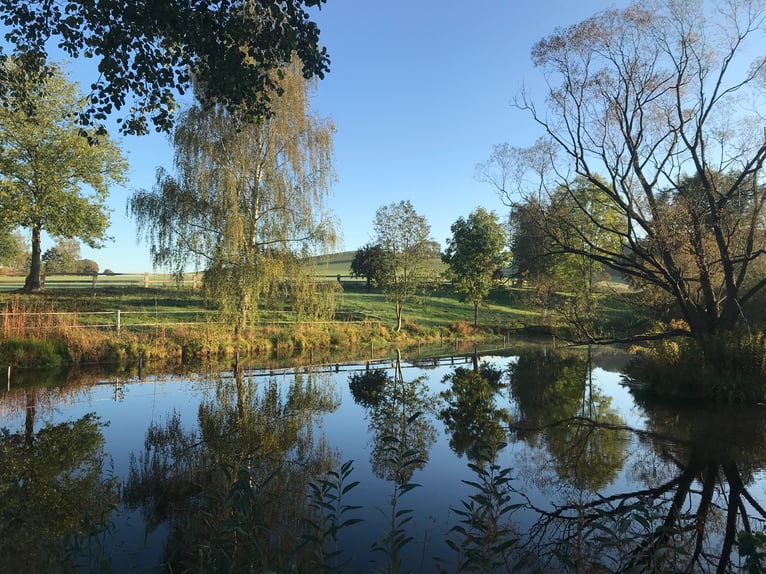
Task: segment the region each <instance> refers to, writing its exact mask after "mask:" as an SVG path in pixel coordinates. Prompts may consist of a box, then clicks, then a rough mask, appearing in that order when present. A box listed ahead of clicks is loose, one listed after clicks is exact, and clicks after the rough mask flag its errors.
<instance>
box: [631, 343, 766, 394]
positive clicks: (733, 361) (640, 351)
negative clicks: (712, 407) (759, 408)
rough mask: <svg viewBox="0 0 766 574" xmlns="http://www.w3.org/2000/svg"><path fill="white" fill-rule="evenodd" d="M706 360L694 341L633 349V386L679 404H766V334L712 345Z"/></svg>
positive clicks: (698, 344)
mask: <svg viewBox="0 0 766 574" xmlns="http://www.w3.org/2000/svg"><path fill="white" fill-rule="evenodd" d="M706 346H707V347H708V354H707V356H705V354H704V353H703V350H702V347H701V345H700V343H699V342H698V341H696V340H695V339H693V338H691V337H689V338H685V339H672V340H663V341H659V342H657V343H655V344H653V345H651V346H649V347H633V348H632V349H631V352H632V353H633V354H634V355H635V357H634V359H633V360H632V361H631V362H630V364H629V365H628V366H627V368H626V374H627V378H628V379H629V381H630V382H631V383H632V384H634V386H635V387H636V388H637V389H639V390H640V392H643V393H648V394H650V395H655V396H661V397H670V398H678V399H703V400H714V401H719V402H743V403H758V402H764V401H766V335H764V333H762V332H757V333H742V332H732V333H724V334H719V335H715V336H714V340H710V341H707V345H706Z"/></svg>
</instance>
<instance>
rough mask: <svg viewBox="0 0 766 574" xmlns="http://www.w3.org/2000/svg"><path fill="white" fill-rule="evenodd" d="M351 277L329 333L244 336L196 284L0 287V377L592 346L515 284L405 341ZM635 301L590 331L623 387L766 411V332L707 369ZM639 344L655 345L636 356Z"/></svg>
mask: <svg viewBox="0 0 766 574" xmlns="http://www.w3.org/2000/svg"><path fill="white" fill-rule="evenodd" d="M347 269H348V267H347V262H346V261H345V259H343V260H341V261H335V262H333V263H332V264H330V265H329V266H326V267H325V268H324V269H320V270H319V271H320V272H321V273H323V274H322V275H315V276H314V277H315V280H316V281H328V282H329V281H333V282H335V281H339V282H340V284H341V286H342V289H341V290H338V291H337V295H336V296H335V298H336V300H335V303H334V313H333V316H332V320H327V319H326V318H317V317H312V316H307V315H305V314H304V315H302V316H301V314H300V313H296V312H295V310H292V309H290V308H288V307H285V308H282V309H269V310H266V309H264V310H261V311H259V313H258V317H257V319H256V321H255V322H254V323H253V324H250V325H248V326H247V327H246V328H245V329H243V330H240V331H239V332H237V331H236V330H235V329H234V327H233V323H232V322H231V321H225V320H224V319H223V318H222V314H221V313H220V311H219V310H218V309H216V308H215V307H214V306H212V305H210V304H209V302H208V301H206V300H205V297H204V295H203V292H202V289H201V288H200V286H201V285H200V284H201V282H200V281H198V280H196V279H194V278H193V277H185V278H184V281H182V282H180V283H176V282H175V281H174V280H173V278H172V277H171V276H169V275H152V276H151V277H150V278H149V279H148V280H147V277H148V274H146V275H145V274H136V275H133V276H127V275H124V276H120V275H113V276H99V277H98V281H97V282H96V283H95V285H96V286H95V287H94V286H93V284H91V283H90V282H89V281H90V279H87V278H83V277H75V276H68V277H52V278H50V279H49V281H48V282H47V284H46V289H44V290H41V291H39V292H36V293H31V294H30V293H24V294H22V293H20V292H18V291H17V290H16V289H14V287H13V286H12V285H13V283H12V281H14V280H18V278H12V277H7V276H0V370H4V369H8V370H9V373H10V370H13V372H14V377H13V378H14V380H18V377H19V376H20V375H19V373H20V372H21V371H25V370H26V371H29V372H30V376H32V373H34V372H40V371H41V370H42V369H62V368H64V369H72V368H74V369H75V370H78V369H79V368H81V367H82V368H88V369H90V368H96V369H100V370H104V371H108V372H109V373H117V374H126V375H128V376H133V375H135V374H136V373H137V372H138V373H139V377H140V369H142V368H143V371H144V373H150V372H151V373H160V372H161V371H163V370H164V371H167V372H171V371H174V370H176V369H178V368H182V369H186V368H188V367H190V366H193V367H194V368H198V369H209V368H224V369H226V368H229V367H231V366H232V365H240V366H243V367H245V368H261V367H265V368H271V367H272V366H274V365H279V366H280V368H283V367H286V366H288V367H300V366H305V365H315V366H316V365H321V364H324V363H326V364H335V363H345V362H347V361H348V360H351V361H374V360H379V359H386V358H390V357H391V356H392V355H393V353H395V352H396V351H397V350H401V351H402V352H404V353H406V354H407V355H409V356H410V357H421V358H427V357H428V356H433V355H434V354H442V355H443V354H445V353H450V352H455V353H458V354H465V353H472V352H474V351H475V350H476V349H480V350H490V349H491V350H500V349H511V348H514V347H516V346H517V345H519V344H526V343H528V342H529V341H530V340H534V341H537V342H538V343H547V344H551V343H553V344H554V346H556V345H557V346H558V348H559V349H565V348H566V347H571V346H575V347H581V348H584V347H585V346H587V343H583V342H582V340H583V339H582V337H581V336H580V335H581V333H580V334H579V335H578V331H577V328H578V326H577V325H576V324H575V322H573V321H572V317H570V316H568V313H570V310H569V309H570V307H568V305H570V304H571V305H575V304H576V301H575V298H574V297H573V296H571V295H568V294H562V293H554V294H551V293H548V294H547V295H544V296H541V293H540V290H539V289H534V288H528V287H523V288H522V287H511V286H510V285H508V284H498V285H496V286H495V288H494V289H493V290H492V291H491V293H490V295H489V297H488V298H487V300H486V301H485V303H484V304H483V305H482V306H481V308H480V310H479V323H478V325H477V326H474V324H473V320H474V308H473V305H471V304H470V303H466V302H462V301H461V300H460V295H459V294H458V293H456V292H455V290H454V289H453V288H452V286H451V285H449V284H442V285H441V286H439V287H434V288H432V289H430V290H429V291H428V292H427V293H423V294H422V296H420V297H418V298H416V299H415V300H413V301H412V302H410V303H408V305H407V307H406V308H405V312H404V321H403V326H402V329H401V330H400V331H396V329H395V326H396V322H397V317H396V313H395V308H394V305H393V304H392V303H391V302H390V301H389V300H387V298H386V296H385V294H384V293H382V292H381V291H380V290H376V289H372V290H371V291H368V290H367V286H366V282H365V281H364V280H363V279H357V278H350V277H348V276H347V275H346V276H344V275H342V273H340V271H346V270H347ZM336 271H338V273H336ZM86 280H87V281H88V283H87V285H88V286H86V285H85V284H86ZM49 286H50V287H49ZM633 296H640V294H633V293H631V292H630V291H629V290H628V289H627V286H626V285H625V284H624V283H622V282H619V281H616V280H615V279H614V278H609V279H606V278H605V279H604V280H602V281H600V282H599V283H598V284H597V285H596V288H595V289H594V297H595V300H596V301H597V305H596V311H595V313H594V315H593V316H592V318H591V323H590V324H589V325H588V329H589V334H590V335H594V334H595V335H596V336H598V337H599V338H601V339H602V340H603V341H605V342H607V341H614V343H613V344H614V345H616V346H617V347H621V348H624V350H626V351H627V352H628V354H629V355H630V356H631V360H630V365H629V366H628V369H627V371H626V376H627V379H626V380H627V382H628V383H629V384H631V386H633V388H634V389H635V390H636V391H637V392H643V393H645V394H647V395H650V396H656V397H664V398H666V399H668V400H671V401H675V400H683V399H690V400H702V401H714V402H728V403H732V402H738V403H763V402H766V384H764V380H766V336H764V335H763V334H762V333H761V331H758V330H756V331H753V332H752V333H731V334H728V335H725V336H722V337H720V341H718V343H717V345H718V347H720V349H721V351H720V352H721V353H722V357H724V358H725V359H726V361H719V364H720V365H721V367H720V368H716V369H712V368H710V367H709V366H704V361H703V358H702V355H701V350H700V349H699V348H698V347H697V346H695V342H694V340H693V339H691V338H689V337H675V338H670V339H662V338H660V339H657V340H656V341H651V339H652V338H653V337H652V334H653V333H658V332H659V333H661V332H663V331H667V330H668V329H669V328H672V327H673V326H674V323H671V324H669V325H664V324H662V323H659V322H657V321H654V322H651V321H648V320H645V319H642V316H641V314H640V313H638V312H637V310H636V309H637V308H636V307H635V306H634V305H632V304H631V297H633ZM575 314H576V313H575ZM579 327H582V325H580V326H579ZM676 327H677V325H676ZM677 330H680V329H677ZM641 336H645V337H644V338H645V339H647V340H646V341H644V342H643V343H638V344H630V340H631V338H632V337H638V338H639V339H640V338H641ZM578 341H579V342H578ZM597 346H602V345H597ZM9 378H10V375H9Z"/></svg>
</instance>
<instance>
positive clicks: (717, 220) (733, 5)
mask: <svg viewBox="0 0 766 574" xmlns="http://www.w3.org/2000/svg"><path fill="white" fill-rule="evenodd" d="M765 22H766V6H764V5H763V3H762V2H759V1H756V0H743V1H740V2H728V1H720V2H710V3H703V2H702V1H699V0H698V1H690V2H674V1H671V0H657V1H654V2H650V3H645V2H642V3H641V4H639V3H635V4H632V5H630V6H629V7H627V8H626V9H622V10H617V9H610V10H606V11H603V12H600V13H597V14H596V15H594V16H592V17H591V18H588V19H587V20H585V21H583V22H581V23H579V24H576V25H573V26H571V27H568V28H565V29H561V30H557V31H556V32H555V33H554V34H552V35H551V36H549V37H547V38H544V39H542V40H541V41H539V42H538V43H537V44H536V45H535V46H534V48H533V50H532V59H533V61H534V63H535V65H536V66H538V67H539V68H541V69H542V71H543V73H544V75H545V78H546V80H547V81H548V84H549V88H550V89H549V91H548V97H547V99H546V103H547V110H545V111H544V110H543V109H541V108H539V107H538V105H537V104H536V103H535V101H534V100H533V99H532V97H531V96H530V95H529V94H528V93H523V94H522V95H521V96H520V98H519V100H518V104H519V106H520V107H521V108H523V109H525V110H527V111H528V112H530V113H531V115H532V117H533V118H534V119H535V120H536V121H537V122H538V124H539V125H540V126H541V127H542V128H543V130H544V132H545V134H546V135H545V136H544V138H543V139H541V140H540V142H539V143H538V145H537V146H535V148H534V150H533V151H529V150H524V151H523V153H522V152H520V151H519V150H517V152H518V153H517V154H516V159H519V160H523V162H522V163H524V164H525V166H526V167H527V168H529V169H527V170H526V172H524V173H522V177H521V178H520V180H523V181H524V182H525V183H526V184H529V181H530V179H529V177H530V175H534V176H538V177H537V179H536V181H535V182H534V184H533V185H532V186H531V189H530V186H529V185H525V186H523V189H522V191H523V192H526V193H530V192H531V193H534V194H539V193H541V191H542V192H549V191H553V190H562V191H563V193H565V194H567V195H568V196H569V198H570V200H571V203H572V204H573V205H574V206H575V207H576V209H577V210H578V211H579V212H580V214H581V215H582V217H583V218H585V219H591V222H592V225H593V226H596V227H599V228H600V229H601V230H602V231H604V232H606V233H609V234H614V235H616V236H618V237H619V241H618V242H616V244H610V245H595V244H594V243H593V242H592V241H591V240H590V236H589V233H590V229H589V228H583V230H582V231H580V232H579V233H580V235H581V239H582V244H583V245H586V246H587V249H584V248H582V247H576V246H575V245H574V243H573V244H572V247H571V252H573V253H576V254H580V255H583V256H586V257H589V258H591V259H594V260H596V261H599V262H601V263H604V264H606V265H609V266H611V267H612V268H614V269H616V270H618V271H620V272H622V273H623V274H624V275H626V276H628V277H632V278H634V279H635V280H636V281H639V282H642V283H643V284H644V285H647V286H649V287H653V288H656V289H659V290H662V291H664V292H666V293H667V294H668V295H669V296H670V297H672V299H673V300H674V301H675V303H676V304H677V307H678V309H679V312H680V315H681V317H682V318H683V319H684V321H685V323H686V325H687V329H686V333H687V334H689V335H692V336H694V337H695V339H696V340H697V341H698V342H699V344H700V346H701V347H702V349H703V351H704V352H705V354H706V356H707V357H711V356H713V355H714V353H711V351H714V349H715V346H716V344H717V343H716V342H715V339H716V336H717V335H718V334H720V333H725V332H728V331H731V330H732V329H735V328H736V327H737V326H738V325H741V324H742V323H743V322H746V321H747V306H748V304H749V303H750V302H751V301H752V300H753V299H754V297H755V296H756V294H758V293H759V292H760V291H762V290H763V289H764V287H766V277H764V276H762V275H760V276H759V275H757V274H754V273H753V270H754V269H755V268H756V265H757V264H758V262H759V261H760V260H762V259H763V258H764V256H765V255H766V250H764V249H763V244H764V227H765V226H764V205H765V204H766V186H765V185H763V184H764V161H765V160H766V137H764V129H763V126H764V125H765V124H766V117H764V114H763V110H764V109H766V106H765V105H764V104H766V92H764V91H763V79H764V77H765V76H766V58H764V56H763V40H764V32H765V31H766V24H765ZM530 158H533V160H532V161H529V160H530ZM537 160H541V161H537ZM513 172H514V170H510V171H509V173H511V174H513ZM519 173H521V171H520V172H519ZM582 181H585V182H587V184H588V185H589V186H591V187H592V188H593V189H594V190H595V197H596V198H597V200H598V201H599V202H601V203H603V204H609V205H610V209H613V210H615V211H616V212H617V213H618V214H619V217H618V218H617V219H616V220H615V222H614V223H610V224H606V225H604V224H601V223H599V222H598V221H595V219H594V218H592V217H591V216H590V214H589V212H588V209H587V205H586V204H585V203H584V202H583V200H582V197H583V196H582V190H583V186H582V185H580V184H579V182H582ZM685 181H693V182H694V194H693V195H694V198H695V200H694V201H692V202H690V201H688V200H686V199H684V196H686V197H688V194H684V193H682V189H681V187H682V184H683V182H685ZM573 184H574V185H573ZM684 185H685V184H684ZM500 188H502V189H500V191H501V193H502V194H505V197H506V198H507V199H508V200H509V202H512V201H513V198H514V197H515V192H516V191H517V189H516V188H513V187H504V186H500ZM743 199H746V201H743ZM569 231H570V232H572V233H573V234H577V233H578V230H577V229H574V228H572V229H570V230H569ZM679 247H680V248H679Z"/></svg>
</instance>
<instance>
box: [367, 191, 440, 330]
mask: <svg viewBox="0 0 766 574" xmlns="http://www.w3.org/2000/svg"><path fill="white" fill-rule="evenodd" d="M373 228H374V229H375V234H376V241H375V244H376V245H380V247H381V249H382V251H383V265H382V272H381V276H380V278H379V282H380V283H381V286H382V288H383V291H384V292H385V293H386V296H387V297H388V299H389V300H390V301H391V302H393V304H394V308H395V309H396V331H401V329H402V320H403V313H404V305H405V303H407V302H408V301H411V300H412V299H413V298H414V297H416V296H417V294H418V292H419V291H420V290H421V289H422V288H423V286H424V285H425V284H426V283H427V281H428V280H429V279H430V278H431V277H432V275H433V273H432V271H431V269H430V267H429V261H430V259H431V254H432V250H431V245H430V237H429V235H430V233H431V226H430V225H429V224H428V221H426V218H425V217H423V216H422V215H419V214H418V213H417V212H416V211H415V208H414V207H413V206H412V203H411V202H410V201H409V200H407V201H400V202H399V203H391V204H389V205H384V206H383V207H380V208H379V209H378V210H377V212H375V221H374V223H373Z"/></svg>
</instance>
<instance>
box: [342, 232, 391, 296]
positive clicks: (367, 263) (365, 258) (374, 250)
mask: <svg viewBox="0 0 766 574" xmlns="http://www.w3.org/2000/svg"><path fill="white" fill-rule="evenodd" d="M385 262H386V261H385V254H384V252H383V248H382V247H381V246H380V245H373V244H372V243H368V244H367V245H364V246H363V247H360V248H359V249H357V251H356V253H355V254H354V258H353V259H352V260H351V274H352V275H353V276H354V277H364V278H365V279H366V280H367V291H370V289H371V287H372V283H373V282H375V283H379V282H380V279H381V277H382V275H383V272H384V270H385Z"/></svg>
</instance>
